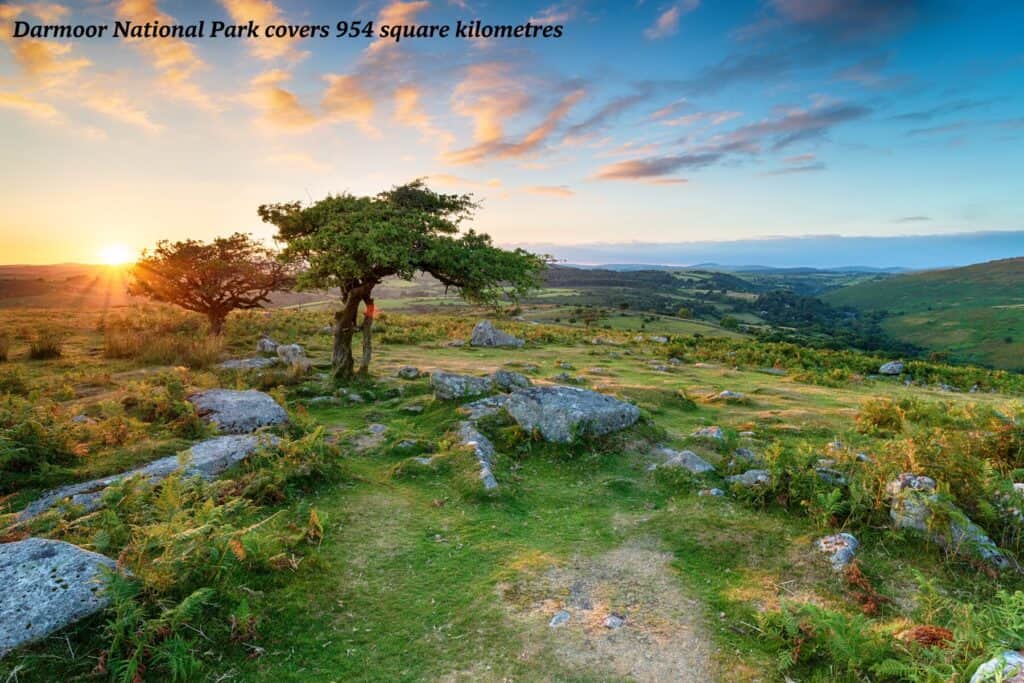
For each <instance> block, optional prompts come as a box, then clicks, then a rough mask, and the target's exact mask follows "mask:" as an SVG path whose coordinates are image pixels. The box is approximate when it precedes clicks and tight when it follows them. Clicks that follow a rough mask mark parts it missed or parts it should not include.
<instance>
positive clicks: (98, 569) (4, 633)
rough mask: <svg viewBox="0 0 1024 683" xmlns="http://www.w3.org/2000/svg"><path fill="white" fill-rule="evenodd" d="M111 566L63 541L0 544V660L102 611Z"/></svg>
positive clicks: (106, 558) (32, 540)
mask: <svg viewBox="0 0 1024 683" xmlns="http://www.w3.org/2000/svg"><path fill="white" fill-rule="evenodd" d="M116 567H117V563H116V562H114V560H112V559H110V558H109V557H104V556H103V555H99V554H97V553H93V552H89V551H88V550H83V549H82V548H79V547H78V546H74V545H71V544H70V543H66V542H64V541H52V540H48V539H43V538H27V539H25V540H23V541H15V542H14V543H4V544H2V545H0V586H3V590H2V591H0V657H3V656H4V655H5V654H7V653H8V652H10V651H11V650H13V649H14V648H16V647H19V646H21V645H24V644H26V643H31V642H33V641H36V640H39V639H40V638H45V637H46V636H48V635H50V634H51V633H53V632H55V631H59V630H60V629H62V628H64V627H65V626H68V625H70V624H73V623H74V622H76V621H78V620H79V619H82V618H84V617H87V616H89V615H91V614H94V613H96V612H98V611H100V610H101V609H103V608H105V607H106V606H107V605H108V604H110V599H109V598H108V597H106V596H105V595H104V594H103V587H104V586H103V578H104V577H103V571H104V570H105V569H109V570H114V569H115V568H116ZM44 678H45V676H44Z"/></svg>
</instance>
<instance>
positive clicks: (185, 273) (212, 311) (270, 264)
mask: <svg viewBox="0 0 1024 683" xmlns="http://www.w3.org/2000/svg"><path fill="white" fill-rule="evenodd" d="M131 275H132V281H131V282H130V283H129V284H128V292H129V294H132V295H133V296H145V297H148V298H150V299H153V300H154V301H163V302H165V303H171V304H175V305H176V306H181V307H182V308H184V309H186V310H189V311H195V312H196V313H201V314H203V315H205V316H206V319H207V320H209V322H210V333H211V334H215V335H219V334H220V333H221V332H222V331H223V330H224V321H225V320H226V319H227V317H228V314H229V313H231V311H234V310H239V309H240V310H245V309H251V308H262V307H263V304H265V303H267V302H269V301H270V293H271V292H274V291H279V290H282V289H287V288H289V287H290V286H291V285H292V284H293V283H294V278H293V276H292V274H291V272H290V269H289V268H288V266H287V265H286V264H285V262H283V261H282V260H281V259H280V258H279V257H278V255H277V254H276V253H275V252H274V251H273V250H271V249H269V248H267V247H266V246H264V245H263V244H261V243H260V242H258V241H256V240H255V239H253V238H252V236H250V235H246V234H243V233H235V234H233V235H231V236H230V237H217V238H215V239H214V240H213V241H212V242H208V243H207V242H200V241H197V240H185V241H182V242H168V241H167V240H162V241H160V242H157V245H156V248H155V249H154V250H153V251H152V252H150V251H149V250H147V251H144V252H143V253H142V257H141V258H140V259H139V260H138V261H137V262H136V263H135V265H134V266H132V269H131Z"/></svg>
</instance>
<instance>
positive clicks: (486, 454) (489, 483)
mask: <svg viewBox="0 0 1024 683" xmlns="http://www.w3.org/2000/svg"><path fill="white" fill-rule="evenodd" d="M459 444H460V445H462V446H467V447H469V448H471V449H473V455H474V456H476V460H477V463H478V464H479V465H480V480H481V481H482V482H483V484H484V488H485V489H487V490H488V491H490V490H492V489H496V488H498V480H497V479H495V478H494V472H493V469H494V444H492V443H491V440H490V439H488V438H487V437H486V436H484V435H483V434H481V433H480V432H479V431H478V430H477V428H476V427H474V426H473V424H472V423H471V422H461V423H459Z"/></svg>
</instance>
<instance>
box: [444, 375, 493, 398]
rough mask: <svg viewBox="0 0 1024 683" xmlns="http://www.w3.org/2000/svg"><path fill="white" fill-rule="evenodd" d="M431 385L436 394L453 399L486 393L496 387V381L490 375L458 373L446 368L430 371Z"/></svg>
mask: <svg viewBox="0 0 1024 683" xmlns="http://www.w3.org/2000/svg"><path fill="white" fill-rule="evenodd" d="M430 386H431V387H433V388H434V396H436V397H437V398H439V399H441V400H444V401H451V400H453V399H456V398H464V397H467V396H479V395H480V394H486V393H487V392H489V391H491V390H492V389H493V388H494V383H493V382H491V380H490V378H488V377H473V376H472V375H458V374H455V373H453V372H445V371H444V370H435V371H434V372H432V373H430Z"/></svg>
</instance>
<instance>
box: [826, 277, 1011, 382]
mask: <svg viewBox="0 0 1024 683" xmlns="http://www.w3.org/2000/svg"><path fill="white" fill-rule="evenodd" d="M823 298H824V299H825V300H826V301H828V302H829V303H831V304H834V305H841V306H853V307H854V308H858V309H861V310H865V311H888V312H889V314H890V317H888V318H887V319H886V320H885V322H884V323H883V327H884V329H885V330H886V331H887V332H889V333H890V334H892V335H893V336H894V337H896V338H898V339H901V340H903V341H908V342H910V343H913V344H917V345H918V346H921V347H923V348H926V349H929V350H932V351H942V352H947V353H949V354H950V357H951V358H953V359H956V360H960V361H968V362H973V363H982V364H986V365H992V366H994V367H998V368H1003V369H1009V370H1024V258H1014V259H1005V260H1002V261H992V262H989V263H981V264H977V265H973V266H968V267H966V268H953V269H949V270H934V271H927V272H923V273H913V274H909V275H900V276H896V277H891V278H885V279H884V280H876V281H871V282H865V283H862V284H857V285H853V286H850V287H846V288H843V289H839V290H836V291H833V292H830V293H828V294H826V295H825V296H824V297H823Z"/></svg>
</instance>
